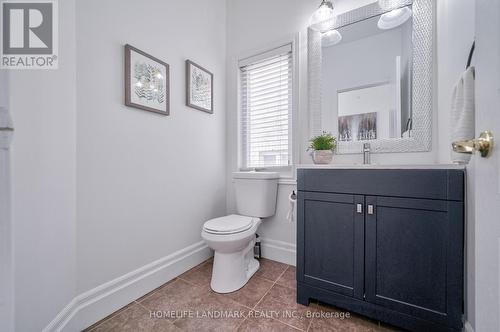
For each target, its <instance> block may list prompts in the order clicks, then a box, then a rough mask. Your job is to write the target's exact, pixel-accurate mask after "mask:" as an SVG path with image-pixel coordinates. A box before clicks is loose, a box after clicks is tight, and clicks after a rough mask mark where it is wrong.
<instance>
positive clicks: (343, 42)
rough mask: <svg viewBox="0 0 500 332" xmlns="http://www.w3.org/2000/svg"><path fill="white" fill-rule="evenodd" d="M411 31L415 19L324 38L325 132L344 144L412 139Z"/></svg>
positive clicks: (363, 25)
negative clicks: (403, 138)
mask: <svg viewBox="0 0 500 332" xmlns="http://www.w3.org/2000/svg"><path fill="white" fill-rule="evenodd" d="M409 8H411V7H409ZM409 8H408V9H409ZM412 30H413V26H412V19H411V17H408V19H407V20H406V21H405V22H403V23H400V24H399V25H397V26H394V24H392V25H383V24H381V19H380V16H376V17H372V18H369V19H366V20H363V21H360V22H357V23H353V24H350V25H347V26H344V27H341V28H338V29H337V30H333V31H331V32H325V33H323V34H322V70H321V75H322V79H321V82H322V87H321V92H322V93H321V100H322V105H321V106H322V119H323V120H322V123H323V129H324V130H327V131H330V132H332V133H334V134H335V135H337V137H338V140H339V141H341V142H355V141H369V140H376V139H387V138H400V137H409V136H410V130H411V118H412V110H411V100H412V96H411V94H412V93H411V91H412V86H411V85H412V83H411V82H412V63H413V60H412V56H413V45H412Z"/></svg>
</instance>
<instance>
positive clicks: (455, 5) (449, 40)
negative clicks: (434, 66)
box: [437, 0, 476, 327]
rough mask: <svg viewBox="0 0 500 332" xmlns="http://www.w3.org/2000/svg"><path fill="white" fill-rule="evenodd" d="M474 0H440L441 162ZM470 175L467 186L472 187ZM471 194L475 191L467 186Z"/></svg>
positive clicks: (471, 280)
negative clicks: (452, 99)
mask: <svg viewBox="0 0 500 332" xmlns="http://www.w3.org/2000/svg"><path fill="white" fill-rule="evenodd" d="M474 12H475V1H471V0H440V1H438V8H437V15H438V22H439V25H438V31H437V56H438V63H439V72H438V74H439V76H438V109H439V112H438V127H439V145H438V149H439V162H441V163H447V162H450V144H451V142H450V137H451V135H450V108H451V97H452V93H453V86H454V85H455V83H456V82H458V80H459V78H460V75H461V74H462V73H463V71H464V70H465V66H466V63H467V57H468V55H469V51H470V47H471V45H472V41H473V40H474V35H475V28H474V27H475V15H474ZM471 180H472V179H471V177H468V179H467V182H468V183H467V188H473V187H474V184H473V183H471ZM468 194H473V191H471V190H468ZM473 202H474V197H471V196H469V197H467V205H468V206H467V214H468V218H467V220H468V222H467V227H466V249H467V250H466V263H467V264H466V265H467V268H466V304H465V312H466V315H465V318H466V320H467V321H468V322H469V323H470V324H471V326H472V327H475V317H476V313H475V306H474V299H475V289H474V285H475V269H474V266H475V259H474V254H475V248H474V234H475V230H474V228H475V225H474V217H473V216H474V206H473Z"/></svg>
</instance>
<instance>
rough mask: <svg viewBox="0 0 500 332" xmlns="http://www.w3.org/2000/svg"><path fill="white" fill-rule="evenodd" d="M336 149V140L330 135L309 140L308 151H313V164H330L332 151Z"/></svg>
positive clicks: (324, 133)
mask: <svg viewBox="0 0 500 332" xmlns="http://www.w3.org/2000/svg"><path fill="white" fill-rule="evenodd" d="M336 147H337V139H336V138H335V137H333V136H332V134H330V133H327V132H323V134H321V135H319V136H316V137H313V138H311V140H310V145H309V149H308V150H313V152H312V158H313V161H314V163H315V164H329V163H331V162H332V158H333V150H335V148H336Z"/></svg>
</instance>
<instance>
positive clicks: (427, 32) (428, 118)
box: [308, 0, 434, 154]
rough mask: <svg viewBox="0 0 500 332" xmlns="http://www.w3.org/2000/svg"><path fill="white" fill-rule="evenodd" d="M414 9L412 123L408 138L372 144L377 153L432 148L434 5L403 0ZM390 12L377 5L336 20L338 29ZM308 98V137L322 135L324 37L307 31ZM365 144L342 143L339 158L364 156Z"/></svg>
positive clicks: (427, 0) (402, 2) (338, 152)
mask: <svg viewBox="0 0 500 332" xmlns="http://www.w3.org/2000/svg"><path fill="white" fill-rule="evenodd" d="M408 5H413V7H412V11H413V32H412V43H413V82H412V122H413V129H412V130H411V134H410V137H408V138H389V139H379V140H373V141H370V144H371V150H372V151H373V152H374V153H387V152H400V153H401V152H425V151H430V150H431V147H432V117H433V100H432V95H433V76H434V75H433V40H434V39H433V38H434V35H433V31H434V5H433V3H432V0H402V1H400V2H399V7H404V6H408ZM385 12H387V11H386V10H383V9H382V8H380V6H379V5H378V3H373V4H370V5H367V6H363V7H360V8H358V9H355V10H352V11H350V12H347V13H344V14H341V15H339V16H337V18H336V23H335V28H336V29H337V28H340V27H342V26H345V25H348V24H353V23H356V22H359V21H362V20H365V19H367V18H370V17H374V16H378V15H381V14H383V13H385ZM308 81H309V83H308V94H309V133H310V136H311V137H312V136H316V135H319V134H321V132H322V130H323V129H322V121H321V34H320V33H319V32H317V31H315V30H312V29H310V28H309V29H308ZM362 146H363V142H339V143H338V144H337V154H353V153H362Z"/></svg>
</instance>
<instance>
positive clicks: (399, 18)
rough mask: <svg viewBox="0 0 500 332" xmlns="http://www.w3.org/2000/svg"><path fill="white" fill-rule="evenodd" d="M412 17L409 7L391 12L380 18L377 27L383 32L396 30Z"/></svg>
mask: <svg viewBox="0 0 500 332" xmlns="http://www.w3.org/2000/svg"><path fill="white" fill-rule="evenodd" d="M411 16H412V11H411V9H410V8H408V7H403V8H399V9H394V10H391V11H390V12H388V13H385V14H383V15H382V16H380V19H379V20H378V23H377V26H378V27H379V29H382V30H389V29H394V28H396V27H398V26H400V25H402V24H404V23H405V22H406V21H408V19H410V17H411Z"/></svg>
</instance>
